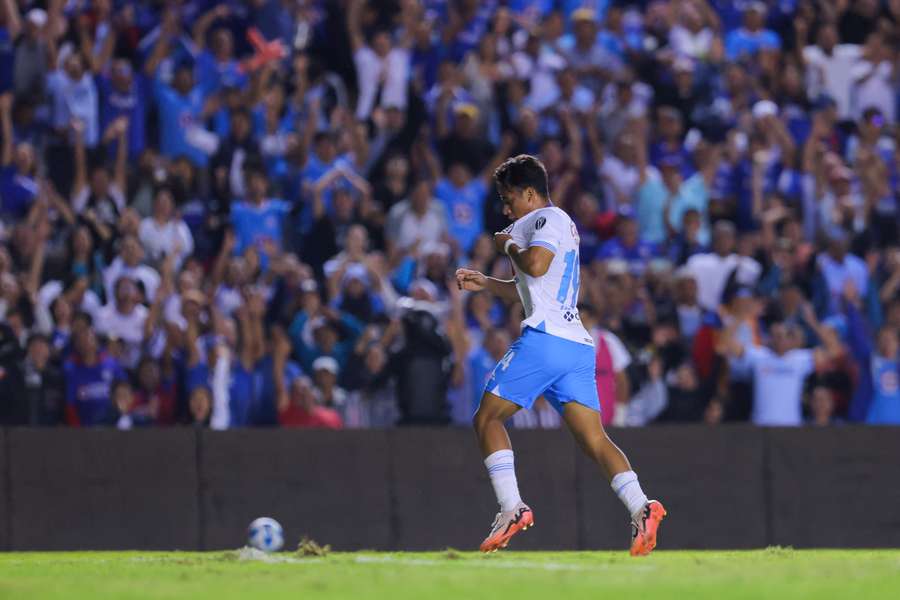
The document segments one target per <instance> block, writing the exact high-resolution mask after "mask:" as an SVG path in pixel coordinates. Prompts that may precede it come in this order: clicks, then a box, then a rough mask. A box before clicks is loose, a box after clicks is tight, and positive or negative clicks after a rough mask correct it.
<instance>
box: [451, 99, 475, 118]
mask: <svg viewBox="0 0 900 600" xmlns="http://www.w3.org/2000/svg"><path fill="white" fill-rule="evenodd" d="M453 112H454V113H455V114H458V115H465V116H467V117H469V118H470V119H477V118H478V114H479V111H478V107H477V106H475V105H474V104H472V103H471V102H460V103H458V104H456V105H455V106H454V107H453Z"/></svg>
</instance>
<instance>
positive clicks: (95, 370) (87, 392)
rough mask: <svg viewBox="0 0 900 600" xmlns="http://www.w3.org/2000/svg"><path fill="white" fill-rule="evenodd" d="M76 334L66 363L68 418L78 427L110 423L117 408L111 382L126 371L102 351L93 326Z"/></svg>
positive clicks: (71, 423)
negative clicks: (92, 328) (114, 403)
mask: <svg viewBox="0 0 900 600" xmlns="http://www.w3.org/2000/svg"><path fill="white" fill-rule="evenodd" d="M73 337H74V340H73V354H72V358H70V359H69V360H68V361H66V364H65V378H66V422H67V423H68V424H69V425H73V426H79V427H89V426H93V425H108V424H110V423H111V422H113V420H114V410H115V409H116V407H115V406H114V405H113V403H112V400H113V398H112V391H113V388H112V386H113V383H115V382H116V381H118V380H123V379H125V377H126V375H125V371H124V370H123V369H122V367H121V365H120V364H119V362H118V361H117V360H116V359H114V358H112V357H110V356H108V355H107V354H106V353H105V352H103V350H102V349H101V347H100V343H99V341H98V340H97V334H95V333H94V331H93V330H91V329H82V330H80V331H79V332H78V333H76V334H75V335H74V336H73ZM129 393H130V391H129Z"/></svg>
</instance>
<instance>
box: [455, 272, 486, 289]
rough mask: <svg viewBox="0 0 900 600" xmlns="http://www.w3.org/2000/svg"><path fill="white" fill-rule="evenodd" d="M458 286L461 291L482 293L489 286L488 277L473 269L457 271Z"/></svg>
mask: <svg viewBox="0 0 900 600" xmlns="http://www.w3.org/2000/svg"><path fill="white" fill-rule="evenodd" d="M456 285H457V286H459V289H461V290H468V291H470V292H480V291H481V290H483V289H484V288H485V286H486V285H487V277H485V276H484V274H482V273H480V272H478V271H473V270H472V269H457V270H456Z"/></svg>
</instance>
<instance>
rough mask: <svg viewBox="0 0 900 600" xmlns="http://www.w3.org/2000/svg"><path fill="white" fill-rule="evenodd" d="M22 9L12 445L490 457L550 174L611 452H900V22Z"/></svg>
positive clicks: (279, 2) (611, 8) (11, 24)
mask: <svg viewBox="0 0 900 600" xmlns="http://www.w3.org/2000/svg"><path fill="white" fill-rule="evenodd" d="M0 7H2V10H0V15H2V16H0V19H2V23H3V25H2V27H0V139H2V149H0V150H2V152H0V160H2V169H0V240H2V245H0V321H2V325H0V422H2V423H3V424H10V425H26V424H27V425H55V424H68V425H71V426H95V425H106V426H116V427H119V428H122V429H128V428H131V427H140V426H147V425H172V424H182V423H195V424H197V425H198V426H209V427H212V428H217V429H223V428H232V427H243V426H274V425H282V426H286V427H333V428H337V427H386V426H391V425H394V424H398V423H399V424H451V423H452V424H467V423H469V421H470V419H471V415H472V413H473V410H474V407H475V405H476V404H477V402H478V398H479V396H480V393H481V388H482V386H483V384H484V382H485V380H486V378H487V377H488V376H489V374H490V371H491V369H493V367H494V365H495V364H496V362H497V361H498V360H500V359H501V358H502V357H503V356H504V353H505V352H506V350H507V347H508V345H509V344H510V342H511V340H513V339H515V338H516V337H517V336H518V333H519V324H520V322H521V320H522V308H521V306H520V305H518V304H517V305H513V306H511V307H507V306H504V305H502V304H501V303H500V302H499V301H497V300H495V299H493V298H492V297H490V296H488V295H487V294H486V293H474V294H469V293H464V292H460V291H459V290H458V289H457V286H456V284H455V281H454V280H453V271H454V270H455V268H456V267H457V266H469V267H472V268H477V269H479V270H481V271H483V272H484V273H487V274H491V275H494V276H497V277H504V278H508V277H511V269H510V264H509V260H508V259H506V258H505V257H502V256H499V255H498V253H497V251H496V249H495V247H494V243H493V240H492V235H491V232H493V231H498V230H500V229H502V228H503V227H504V226H505V225H506V221H505V218H504V217H503V215H502V213H501V207H500V204H499V202H498V201H497V195H496V193H495V191H494V187H493V182H492V172H493V169H494V168H495V166H496V165H497V164H499V162H500V161H501V160H503V159H504V158H506V157H508V156H510V155H514V154H518V153H530V154H534V155H536V156H539V157H540V158H541V160H542V161H543V162H544V164H545V165H546V167H547V171H548V174H549V181H550V186H551V187H550V193H551V197H552V199H553V201H554V203H556V204H557V205H560V206H562V207H563V208H565V209H566V210H567V211H568V212H569V213H570V214H571V215H572V216H573V219H574V220H575V221H576V222H577V224H578V226H579V233H580V236H581V237H580V243H581V276H580V289H581V292H580V293H581V296H580V298H581V305H580V314H581V319H582V321H583V322H584V324H585V326H586V327H587V328H588V329H589V330H590V331H591V333H592V334H593V336H594V338H595V339H596V341H597V385H598V389H599V391H600V396H601V401H602V403H603V407H604V413H603V419H604V422H606V423H614V424H617V425H631V426H639V425H644V424H648V423H656V422H706V423H710V424H712V423H719V422H723V421H751V422H754V423H757V424H760V425H799V424H802V423H814V424H816V425H826V424H833V423H837V422H847V421H856V422H869V423H876V424H879V423H880V424H885V423H894V424H900V380H898V363H897V360H898V355H897V354H898V337H897V336H898V327H900V294H898V291H900V239H898V235H897V231H898V229H897V228H898V218H900V214H898V193H900V192H898V178H900V148H898V146H900V126H898V123H897V116H898V113H897V110H898V102H900V86H898V78H900V73H898V71H897V67H898V50H900V2H898V1H896V0H856V1H854V2H849V1H848V0H818V1H814V0H778V1H774V0H770V1H768V2H763V1H746V0H734V1H730V0H729V1H725V0H655V1H649V2H648V1H633V2H629V1H620V0H583V1H582V0H508V1H505V2H504V1H498V0H481V1H478V0H380V1H374V0H369V1H365V0H248V1H245V2H239V1H226V2H215V1H208V0H181V1H179V0H167V1H156V0H144V1H122V0H67V1H62V0H37V1H32V0H2V2H0ZM513 425H514V426H517V427H556V426H558V425H559V417H558V416H557V415H556V413H555V412H554V411H553V410H552V409H551V408H550V407H549V406H548V405H547V404H546V403H545V402H541V401H539V402H538V405H537V406H536V409H535V410H534V411H531V412H525V411H521V412H520V413H519V414H517V415H516V416H515V417H514V418H513Z"/></svg>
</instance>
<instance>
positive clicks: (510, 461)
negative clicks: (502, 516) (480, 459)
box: [484, 450, 522, 512]
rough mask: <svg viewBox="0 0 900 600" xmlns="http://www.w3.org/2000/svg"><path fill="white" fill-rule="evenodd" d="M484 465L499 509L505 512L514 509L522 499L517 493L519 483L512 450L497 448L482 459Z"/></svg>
mask: <svg viewBox="0 0 900 600" xmlns="http://www.w3.org/2000/svg"><path fill="white" fill-rule="evenodd" d="M484 466H485V467H487V470H488V475H489V476H490V478H491V485H493V486H494V493H495V494H496V495H497V502H499V503H500V510H501V511H504V512H506V511H508V510H512V509H514V508H515V507H516V505H517V504H518V503H519V502H521V501H522V497H521V496H520V495H519V484H518V482H516V461H515V457H514V456H513V451H512V450H497V451H496V452H494V453H493V454H491V455H490V456H488V457H487V458H486V459H484Z"/></svg>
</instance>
